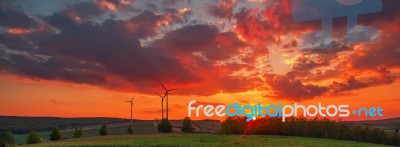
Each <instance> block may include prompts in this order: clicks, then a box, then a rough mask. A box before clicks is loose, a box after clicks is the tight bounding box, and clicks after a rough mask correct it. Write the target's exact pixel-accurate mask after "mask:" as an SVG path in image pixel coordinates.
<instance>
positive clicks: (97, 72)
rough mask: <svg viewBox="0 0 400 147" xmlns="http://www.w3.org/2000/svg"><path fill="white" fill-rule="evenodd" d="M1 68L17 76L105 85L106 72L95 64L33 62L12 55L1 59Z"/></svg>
mask: <svg viewBox="0 0 400 147" xmlns="http://www.w3.org/2000/svg"><path fill="white" fill-rule="evenodd" d="M0 60H1V62H0V63H1V64H0V65H1V68H2V69H5V70H7V71H9V72H13V73H16V74H20V75H24V76H28V77H32V78H39V79H47V80H60V81H66V82H76V83H85V84H104V83H105V81H106V80H105V78H104V76H103V72H104V70H103V69H102V68H101V67H98V66H96V65H94V64H84V63H79V62H78V61H76V60H68V59H63V58H49V59H46V60H45V59H42V60H41V61H40V60H39V61H38V60H33V59H32V58H30V57H29V56H26V55H17V54H11V55H8V56H7V59H5V58H0Z"/></svg>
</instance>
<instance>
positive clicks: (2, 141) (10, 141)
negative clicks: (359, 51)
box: [0, 131, 15, 146]
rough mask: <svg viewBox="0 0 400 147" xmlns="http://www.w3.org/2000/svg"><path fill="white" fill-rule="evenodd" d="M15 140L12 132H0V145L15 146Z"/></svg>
mask: <svg viewBox="0 0 400 147" xmlns="http://www.w3.org/2000/svg"><path fill="white" fill-rule="evenodd" d="M14 143H15V138H14V135H13V134H12V133H11V132H8V131H6V132H0V145H2V146H7V145H14Z"/></svg>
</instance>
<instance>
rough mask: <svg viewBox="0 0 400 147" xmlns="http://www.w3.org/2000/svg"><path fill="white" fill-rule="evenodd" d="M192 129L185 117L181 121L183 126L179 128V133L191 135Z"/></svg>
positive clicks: (190, 121)
mask: <svg viewBox="0 0 400 147" xmlns="http://www.w3.org/2000/svg"><path fill="white" fill-rule="evenodd" d="M193 130H194V128H193V127H192V120H190V118H189V117H185V119H183V124H182V127H181V131H182V132H185V133H193Z"/></svg>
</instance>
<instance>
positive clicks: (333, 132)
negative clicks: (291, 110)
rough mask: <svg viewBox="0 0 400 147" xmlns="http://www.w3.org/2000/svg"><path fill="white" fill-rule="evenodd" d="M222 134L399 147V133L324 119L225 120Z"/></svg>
mask: <svg viewBox="0 0 400 147" xmlns="http://www.w3.org/2000/svg"><path fill="white" fill-rule="evenodd" d="M220 131H221V133H223V134H255V135H283V136H301V137H314V138H327V139H340V140H351V141H360V142H370V143H377V144H387V145H396V146H400V137H399V133H398V131H393V132H385V131H384V130H381V129H379V128H371V127H361V126H359V125H349V124H347V123H345V122H341V121H333V120H329V119H324V118H314V119H306V118H295V117H290V118H288V119H287V121H286V122H282V119H281V118H278V117H273V118H270V117H263V118H257V119H256V120H253V121H250V122H246V117H238V116H236V117H228V118H226V119H225V120H224V121H223V122H222V123H221V130H220Z"/></svg>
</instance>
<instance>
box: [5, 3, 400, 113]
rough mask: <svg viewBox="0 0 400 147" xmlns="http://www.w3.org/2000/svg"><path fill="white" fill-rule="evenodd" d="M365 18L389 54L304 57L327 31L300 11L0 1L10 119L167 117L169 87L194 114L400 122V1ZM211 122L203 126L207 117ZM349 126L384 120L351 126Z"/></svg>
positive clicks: (371, 49) (357, 50) (336, 30)
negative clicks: (287, 109) (328, 108)
mask: <svg viewBox="0 0 400 147" xmlns="http://www.w3.org/2000/svg"><path fill="white" fill-rule="evenodd" d="M382 2H383V10H382V11H381V12H377V13H370V14H362V15H359V17H358V24H362V25H365V26H370V27H373V28H376V29H378V30H379V32H380V34H381V39H380V40H381V41H380V42H379V43H378V44H354V45H347V44H346V17H337V18H335V19H333V40H334V42H333V43H332V48H331V49H300V46H301V44H304V43H308V44H309V43H313V42H314V41H315V40H313V39H312V38H305V39H304V38H302V37H301V36H303V35H304V34H306V33H308V32H311V31H316V30H320V29H321V21H320V20H313V21H307V22H296V21H294V20H293V16H292V9H291V1H290V0H204V1H203V0H97V1H88V0H37V1H36V0H35V1H29V0H12V1H11V0H10V1H7V0H6V1H1V2H0V115H12V116H57V117H119V118H128V117H129V116H130V113H129V111H130V108H129V106H130V105H129V103H126V102H125V101H127V100H130V98H131V97H132V96H134V97H135V99H134V103H135V104H134V110H133V111H134V112H133V116H134V118H135V119H155V118H158V119H160V118H161V98H160V97H159V96H157V95H156V93H160V94H163V92H164V91H163V88H162V87H161V85H160V84H159V82H162V83H164V85H166V86H167V88H176V89H178V90H176V91H171V93H170V96H169V109H170V112H169V114H170V119H182V118H183V117H185V116H187V104H188V102H189V101H191V100H196V101H197V102H198V103H201V104H213V105H218V104H231V103H235V102H238V103H242V104H244V103H246V104H247V103H248V104H254V103H258V102H261V103H263V104H271V103H275V104H276V103H278V102H282V103H284V104H292V103H294V102H298V103H301V104H305V105H307V104H317V103H318V102H322V103H323V104H326V105H328V104H335V105H339V104H349V105H350V108H358V107H362V106H365V107H376V106H380V107H382V108H383V109H384V112H383V113H384V118H392V117H400V80H399V78H400V41H399V40H400V27H399V26H400V9H399V6H400V1H399V0H382ZM198 119H202V118H198ZM348 119H349V120H363V119H380V118H378V117H376V118H364V117H361V118H355V117H351V118H348Z"/></svg>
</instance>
